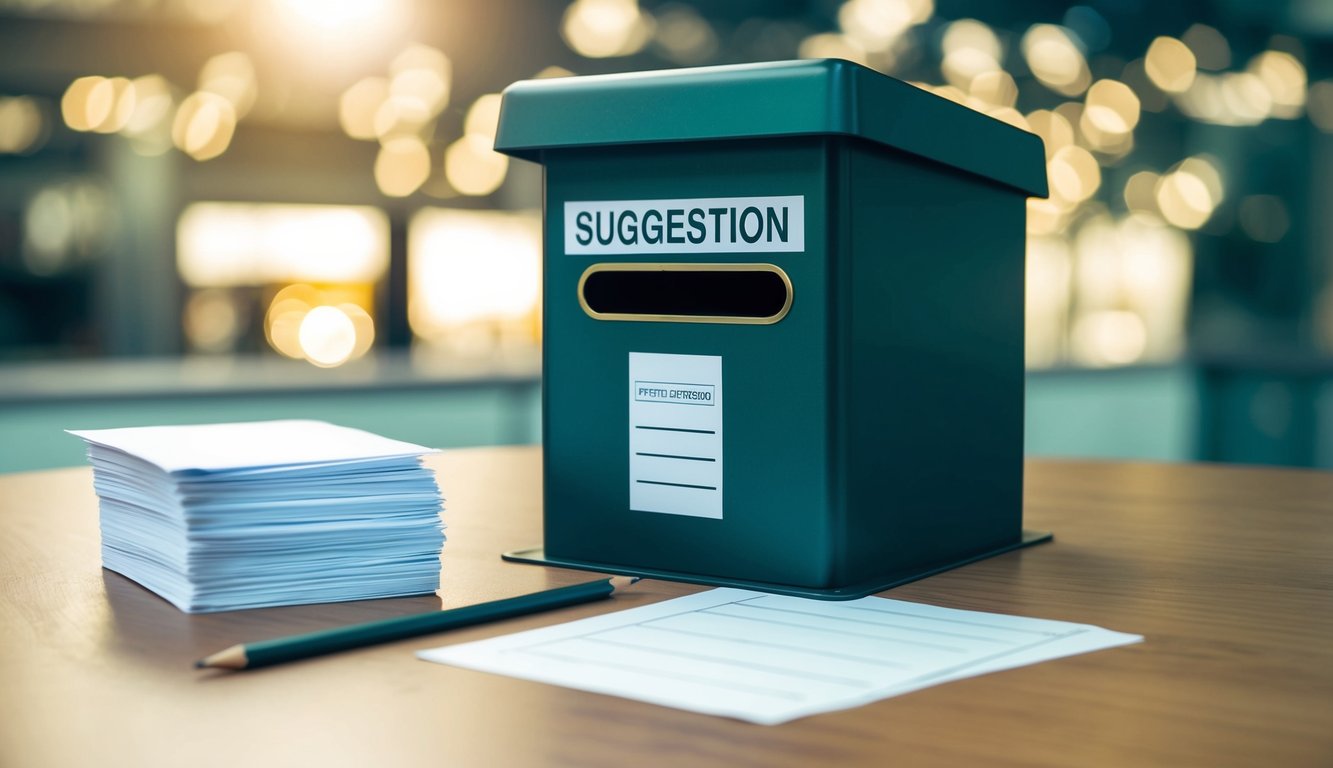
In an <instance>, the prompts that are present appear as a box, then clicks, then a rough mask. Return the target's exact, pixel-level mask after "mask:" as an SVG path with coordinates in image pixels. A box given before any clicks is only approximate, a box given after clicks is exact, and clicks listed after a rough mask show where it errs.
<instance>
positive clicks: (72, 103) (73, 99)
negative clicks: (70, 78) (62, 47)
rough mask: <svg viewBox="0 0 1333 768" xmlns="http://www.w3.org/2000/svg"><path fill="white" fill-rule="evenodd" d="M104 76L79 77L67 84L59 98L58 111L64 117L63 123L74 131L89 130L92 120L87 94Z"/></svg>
mask: <svg viewBox="0 0 1333 768" xmlns="http://www.w3.org/2000/svg"><path fill="white" fill-rule="evenodd" d="M104 80H106V78H105V77H98V76H96V75H94V76H92V77H80V78H79V79H77V80H75V81H74V82H72V83H70V84H69V87H68V88H66V89H65V95H64V96H63V97H62V98H61V99H60V113H61V115H62V116H63V117H64V118H65V125H68V126H69V127H70V128H72V129H73V130H76V131H91V130H92V129H93V122H92V120H91V119H90V118H89V115H88V96H89V95H90V94H91V93H92V91H93V89H94V88H96V87H97V85H98V84H99V83H101V82H102V81H104Z"/></svg>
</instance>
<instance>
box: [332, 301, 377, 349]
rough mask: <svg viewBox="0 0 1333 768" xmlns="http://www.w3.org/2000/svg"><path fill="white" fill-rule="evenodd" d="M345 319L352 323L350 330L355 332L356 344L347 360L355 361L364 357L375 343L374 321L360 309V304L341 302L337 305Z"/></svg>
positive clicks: (367, 313)
mask: <svg viewBox="0 0 1333 768" xmlns="http://www.w3.org/2000/svg"><path fill="white" fill-rule="evenodd" d="M338 309H340V310H342V313H343V314H344V315H347V319H349V320H351V321H352V328H353V329H354V330H355V331H356V344H355V345H354V346H353V347H352V353H351V355H350V356H349V359H351V360H355V359H357V358H358V357H362V356H364V355H365V354H366V353H367V352H369V351H370V348H371V346H373V345H374V343H375V320H374V318H372V317H371V316H370V313H369V312H367V311H366V310H365V309H363V308H362V307H361V305H360V304H353V303H351V302H343V303H341V304H339V305H338Z"/></svg>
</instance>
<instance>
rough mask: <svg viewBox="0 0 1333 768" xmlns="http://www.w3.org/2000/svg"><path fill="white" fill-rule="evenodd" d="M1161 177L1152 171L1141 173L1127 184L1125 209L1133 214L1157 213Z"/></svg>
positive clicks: (1130, 178)
mask: <svg viewBox="0 0 1333 768" xmlns="http://www.w3.org/2000/svg"><path fill="white" fill-rule="evenodd" d="M1161 178H1162V177H1161V176H1160V175H1158V174H1156V173H1153V172H1152V171H1139V172H1138V173H1135V174H1134V175H1133V176H1130V177H1129V180H1128V181H1126V182H1125V192H1124V197H1125V207H1126V208H1127V209H1129V210H1130V211H1133V212H1139V213H1153V214H1155V213H1157V212H1158V209H1157V182H1158V181H1160V180H1161Z"/></svg>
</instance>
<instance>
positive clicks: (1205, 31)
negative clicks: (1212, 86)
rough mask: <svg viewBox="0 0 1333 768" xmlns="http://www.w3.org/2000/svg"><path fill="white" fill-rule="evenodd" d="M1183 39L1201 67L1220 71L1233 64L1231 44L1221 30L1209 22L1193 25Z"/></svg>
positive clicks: (1186, 31)
mask: <svg viewBox="0 0 1333 768" xmlns="http://www.w3.org/2000/svg"><path fill="white" fill-rule="evenodd" d="M1181 40H1182V41H1183V42H1184V43H1185V45H1187V46H1189V49H1190V52H1191V53H1193V54H1194V58H1195V59H1196V60H1197V61H1198V62H1199V68H1200V69H1209V70H1212V71H1214V72H1218V71H1221V70H1223V69H1226V68H1227V67H1229V66H1231V45H1230V44H1229V43H1227V39H1226V38H1225V37H1223V36H1222V33H1221V32H1218V31H1217V30H1216V29H1213V28H1212V27H1210V26H1208V25H1207V24H1194V25H1191V26H1190V28H1189V29H1187V30H1185V34H1184V35H1182V36H1181Z"/></svg>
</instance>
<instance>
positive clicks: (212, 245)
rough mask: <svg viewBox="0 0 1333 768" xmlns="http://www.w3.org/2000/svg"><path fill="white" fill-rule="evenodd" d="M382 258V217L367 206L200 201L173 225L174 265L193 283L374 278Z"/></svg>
mask: <svg viewBox="0 0 1333 768" xmlns="http://www.w3.org/2000/svg"><path fill="white" fill-rule="evenodd" d="M388 263H389V222H388V217H387V216H386V215H385V214H384V212H383V211H381V210H378V209H376V208H371V207H369V206H339V205H286V204H276V203H217V202H202V203H194V204H191V205H190V206H189V207H187V208H186V209H185V211H184V212H183V213H182V214H181V217H180V221H179V224H178V225H177V229H176V268H177V271H178V272H179V273H180V275H181V279H182V280H184V281H185V283H186V285H189V286H194V287H225V286H242V285H271V284H276V283H289V282H297V281H311V282H320V283H373V282H375V281H376V280H378V279H380V277H382V276H383V275H384V273H385V270H387V269H388Z"/></svg>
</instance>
